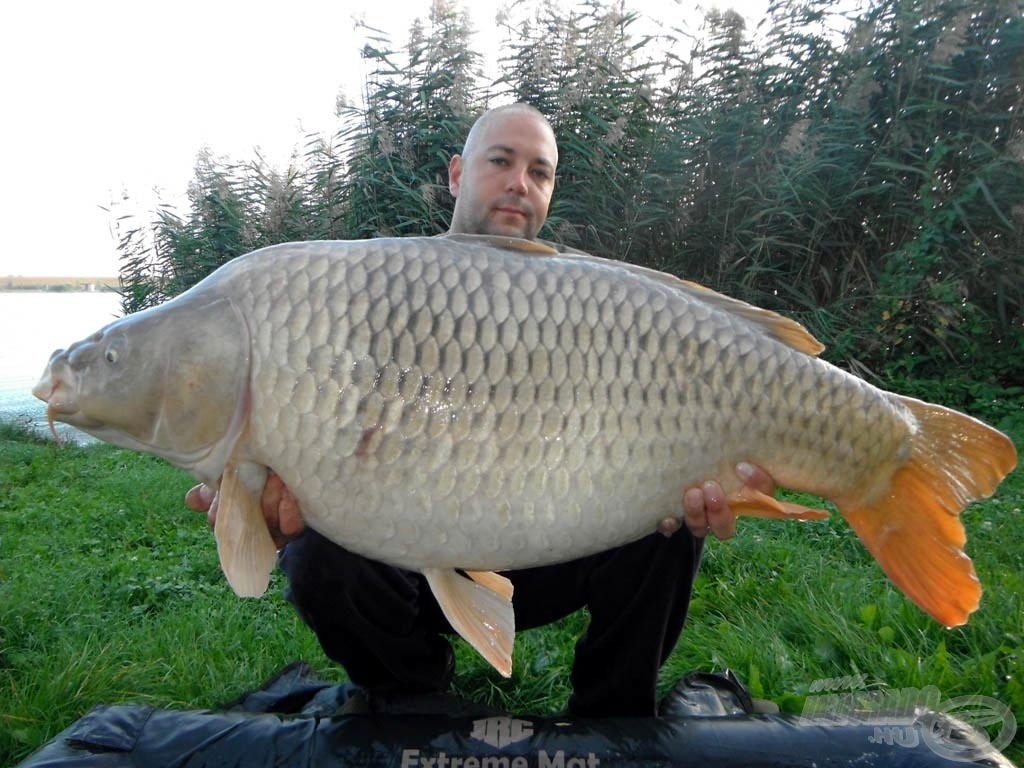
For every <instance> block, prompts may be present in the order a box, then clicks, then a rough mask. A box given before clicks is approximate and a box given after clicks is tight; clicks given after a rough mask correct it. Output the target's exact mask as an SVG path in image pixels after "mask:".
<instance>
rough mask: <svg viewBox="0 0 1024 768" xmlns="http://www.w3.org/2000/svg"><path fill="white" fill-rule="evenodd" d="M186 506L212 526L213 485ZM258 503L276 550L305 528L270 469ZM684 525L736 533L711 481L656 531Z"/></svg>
mask: <svg viewBox="0 0 1024 768" xmlns="http://www.w3.org/2000/svg"><path fill="white" fill-rule="evenodd" d="M736 474H737V475H739V477H740V479H741V480H743V484H744V486H746V487H749V488H753V489H754V490H756V491H761V492H762V493H766V494H768V495H769V496H770V495H771V494H773V493H774V492H775V483H774V481H773V480H772V479H771V477H769V476H768V473H767V472H765V471H764V470H763V469H761V468H759V467H755V466H753V465H751V464H747V463H746V462H741V463H740V464H738V465H737V466H736ZM185 505H186V506H187V507H188V508H189V509H193V510H195V511H196V512H206V516H207V518H208V519H209V521H210V527H211V528H213V527H214V524H215V523H216V521H217V495H216V492H215V491H214V490H213V489H212V488H210V487H209V486H208V485H197V486H195V487H194V488H192V489H191V490H189V492H188V493H187V494H185ZM260 506H261V507H262V509H263V517H264V519H265V520H266V521H267V528H268V529H269V530H270V537H271V538H272V539H273V540H274V544H276V545H277V548H278V549H280V548H281V547H283V546H284V545H285V544H286V543H288V540H289V539H292V538H294V537H295V536H298V535H299V534H300V533H302V531H304V530H305V528H306V523H305V522H304V521H303V519H302V512H301V511H300V510H299V503H298V501H297V500H296V498H295V497H294V496H292V494H291V491H289V490H288V488H287V487H285V484H284V481H283V480H281V478H280V477H278V476H277V475H276V474H274V473H273V472H271V473H270V474H269V475H267V484H266V485H265V486H263V496H262V497H261V498H260ZM684 524H685V525H686V527H687V528H689V530H690V533H692V534H693V535H694V536H696V537H698V538H704V537H705V536H708V535H709V534H710V535H713V536H715V537H716V538H718V539H722V540H723V541H724V540H725V539H729V538H732V537H733V536H734V535H735V534H736V515H734V514H733V512H732V510H731V509H730V508H729V502H728V501H727V499H726V497H725V492H724V491H723V490H722V486H721V485H719V484H718V483H717V482H716V481H714V480H711V481H708V482H706V483H704V484H703V485H701V486H699V487H693V488H687V489H686V492H685V493H684V494H683V516H682V517H666V518H665V519H664V520H662V521H661V522H660V523H659V524H658V532H659V533H661V534H663V535H665V536H671V535H672V534H674V533H676V532H677V531H679V530H680V529H681V528H682V527H683V525H684Z"/></svg>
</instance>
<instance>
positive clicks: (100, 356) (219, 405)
mask: <svg viewBox="0 0 1024 768" xmlns="http://www.w3.org/2000/svg"><path fill="white" fill-rule="evenodd" d="M180 298H184V296H183V297H180ZM249 350H250V347H249V338H248V331H247V328H246V324H245V322H244V319H243V318H242V315H241V313H240V312H239V311H238V310H237V308H236V307H235V306H234V304H233V303H232V302H231V301H230V300H228V299H226V298H218V299H214V300H211V301H205V302H202V301H200V302H196V301H194V300H187V301H181V302H179V301H177V300H175V301H171V302H168V303H166V304H162V305H160V306H158V307H154V308H152V309H149V310H145V311H144V312H139V313H137V314H134V315H129V316H127V317H124V318H121V319H119V320H116V321H114V322H112V323H110V324H109V325H106V326H104V327H103V328H101V329H100V330H99V331H97V332H96V333H94V334H92V335H91V336H88V337H86V338H85V339H82V340H81V341H78V342H76V343H74V344H72V345H71V346H69V347H68V348H67V349H58V350H57V351H55V352H54V353H53V354H52V355H51V356H50V360H49V362H48V363H47V365H46V370H45V371H44V372H43V375H42V377H41V378H40V380H39V383H38V384H36V386H35V387H34V388H33V390H32V394H34V395H35V396H36V397H37V398H39V399H40V400H42V401H43V402H45V403H46V405H47V415H48V416H49V418H50V422H51V425H52V422H53V421H55V420H56V421H61V422H64V423H65V424H70V425H71V426H73V427H76V428H77V429H80V430H82V431H83V432H87V433H89V434H90V435H93V436H94V437H96V438H98V439H100V440H102V441H104V442H108V443H112V444H114V445H117V446H120V447H123V448H130V449H132V450H139V451H144V452H147V453H152V454H155V455H157V456H161V457H163V458H165V459H167V460H168V461H170V462H171V463H172V464H175V465H176V466H179V467H182V468H183V469H186V470H189V471H192V472H193V474H196V475H197V476H201V477H203V478H204V479H207V477H208V475H209V474H210V473H211V472H217V473H218V474H219V469H218V468H217V467H213V468H209V467H205V464H207V463H209V462H210V460H211V459H214V458H216V457H219V456H220V454H221V453H223V452H224V451H225V450H227V451H230V448H231V445H233V444H234V441H235V439H237V437H238V434H239V433H240V431H241V429H242V427H243V426H244V424H243V421H244V416H245V410H246V409H247V393H248V378H249V376H248V374H249ZM225 441H228V442H230V444H231V445H227V446H225ZM214 463H217V462H216V461H215V462H214ZM204 468H206V469H209V471H202V470H203V469H204ZM197 470H198V471H197ZM214 476H216V475H214Z"/></svg>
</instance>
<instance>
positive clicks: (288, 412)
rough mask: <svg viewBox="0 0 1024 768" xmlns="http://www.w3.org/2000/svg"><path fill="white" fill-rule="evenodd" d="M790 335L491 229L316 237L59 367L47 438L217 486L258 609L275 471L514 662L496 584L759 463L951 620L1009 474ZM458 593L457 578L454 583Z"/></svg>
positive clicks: (224, 533)
mask: <svg viewBox="0 0 1024 768" xmlns="http://www.w3.org/2000/svg"><path fill="white" fill-rule="evenodd" d="M821 348H822V347H821V345H820V344H819V343H818V342H817V341H816V340H815V339H814V338H812V337H811V336H810V335H809V334H808V333H807V332H806V331H805V330H804V329H803V328H802V327H801V326H800V325H798V324H797V323H795V322H793V321H791V320H788V319H786V318H783V317H781V316H779V315H777V314H774V313H772V312H769V311H766V310H763V309H759V308H756V307H753V306H750V305H748V304H744V303H742V302H739V301H736V300H734V299H730V298H727V297H725V296H722V295H720V294H717V293H714V292H713V291H710V290H708V289H705V288H702V287H700V286H698V285H695V284H692V283H686V282H683V281H681V280H678V279H676V278H674V277H671V276H669V275H665V274H662V273H659V272H654V271H651V270H646V269H642V268H639V267H634V266H630V265H627V264H622V263H618V262H614V261H608V260H604V259H599V258H595V257H590V256H585V255H561V254H558V253H556V252H554V251H552V250H550V249H548V248H546V247H545V246H542V245H539V244H537V243H531V242H528V241H516V240H509V239H495V238H487V237H469V236H463V237H445V238H407V239H377V240H367V241H354V242H310V243H298V244H286V245H279V246H274V247H270V248H264V249H261V250H259V251H255V252H253V253H250V254H248V255H246V256H244V257H241V258H238V259H235V260H234V261H232V262H230V263H229V264H227V265H225V266H223V267H221V268H220V269H219V270H217V271H216V272H214V273H213V274H212V275H210V276H209V277H207V278H206V279H205V280H203V281H202V282H200V283H199V284H197V285H196V286H194V287H193V288H192V289H190V290H189V291H187V292H185V293H183V294H182V295H180V296H178V297H177V298H175V299H173V300H171V301H168V302H166V303H165V304H162V305H160V306H158V307H155V308H152V309H149V310H146V311H144V312H140V313H138V314H134V315H130V316H128V317H125V318H122V319H120V320H117V321H116V322H113V323H111V324H110V325H108V326H106V327H105V328H103V329H102V330H100V331H98V332H97V333H95V334H93V335H92V336H90V337H89V338H87V339H85V340H83V341H80V342H78V343H76V344H73V345H72V346H71V347H69V348H68V349H67V350H58V351H57V352H55V353H54V354H53V356H52V357H51V358H50V362H49V365H48V367H47V369H46V372H45V373H44V374H43V377H42V379H41V381H40V382H39V384H38V385H37V386H36V387H35V390H34V392H35V394H36V396H38V397H39V398H41V399H42V400H44V401H46V402H47V403H48V412H49V414H50V418H51V420H52V419H58V420H60V421H64V422H67V423H68V424H71V425H73V426H75V427H78V428H79V429H82V430H85V431H86V432H89V433H90V434H92V435H95V436H96V437H98V438H100V439H101V440H105V441H107V442H110V443H114V444H115V445H119V446H123V447H127V448H131V449H136V450H140V451H146V452H148V453H153V454H156V455H158V456H162V457H163V458H165V459H166V460H168V461H170V462H171V463H173V464H175V465H177V466H179V467H181V468H183V469H185V470H187V471H189V472H190V473H191V474H192V475H193V476H195V477H196V478H198V479H199V480H202V481H204V482H206V483H210V484H218V483H219V487H220V508H219V513H218V516H217V524H216V531H215V534H216V538H217V542H218V550H219V553H220V558H221V563H222V566H223V569H224V572H225V574H226V575H227V577H228V580H229V582H230V583H231V585H232V587H233V588H234V589H235V591H236V592H238V593H239V594H243V595H258V594H262V593H263V592H264V591H265V589H266V587H267V583H268V579H269V574H270V571H271V570H272V568H273V566H274V563H275V550H274V545H273V543H272V542H271V539H270V536H269V534H268V531H267V528H266V525H265V523H264V521H263V517H262V515H261V513H260V507H259V495H260V492H261V489H262V487H263V483H264V480H265V477H266V472H267V469H268V468H269V469H272V470H273V471H274V472H276V473H277V474H279V475H280V476H281V478H282V479H283V480H284V482H285V483H286V484H287V486H288V488H289V489H291V491H292V492H293V493H294V494H295V496H296V498H297V499H298V501H299V504H300V506H301V509H302V512H303V517H304V519H305V521H306V523H307V524H308V525H309V526H311V527H312V528H314V529H316V530H318V531H320V532H321V533H323V534H324V535H325V536H327V537H328V538H330V539H332V540H334V541H336V542H338V543H339V544H341V545H343V546H344V547H346V548H347V549H349V550H351V551H353V552H357V553H359V554H361V555H365V556H367V557H370V558H373V559H376V560H380V561H384V562H387V563H391V564H394V565H397V566H401V567H403V568H407V569H411V570H414V571H419V572H422V573H423V574H424V575H425V576H426V578H427V581H428V582H429V584H430V587H431V589H432V590H433V592H434V594H435V596H436V597H437V599H438V602H439V603H440V605H441V607H442V609H443V610H444V612H445V615H446V616H447V617H448V619H449V620H450V622H451V624H452V625H453V627H454V628H455V629H456V630H457V631H458V632H459V633H460V634H461V635H462V636H463V637H465V638H466V639H467V640H468V641H469V642H470V643H471V644H472V645H473V646H474V647H476V648H477V649H478V650H479V651H480V652H481V653H482V654H483V655H484V656H485V657H486V658H487V659H488V661H490V662H491V663H492V664H493V665H494V666H495V667H496V668H497V669H498V670H499V671H501V672H502V673H503V674H506V675H507V674H509V673H510V670H511V652H512V637H513V635H514V621H513V615H512V606H511V602H510V595H511V590H510V589H509V585H508V581H507V580H506V579H504V578H503V577H500V576H497V575H495V574H494V573H493V572H494V571H501V570H508V569H516V568H525V567H528V566H537V565H542V564H546V563H555V562H559V561H565V560H570V559H573V558H577V557H581V556H583V555H587V554H589V553H593V552H598V551H601V550H605V549H608V548H610V547H615V546H618V545H622V544H625V543H626V542H629V541H631V540H634V539H638V538H640V537H642V536H644V535H646V534H649V533H651V532H653V531H654V530H655V528H656V527H657V524H658V522H659V521H660V520H662V519H663V518H665V517H667V516H670V515H675V514H678V511H679V506H680V500H681V498H682V495H683V490H684V489H685V488H686V487H688V486H691V485H695V484H698V483H700V482H701V481H704V480H706V479H709V478H718V479H719V480H720V481H721V482H722V484H723V486H724V487H725V490H726V491H727V492H728V493H730V494H732V497H731V499H730V501H731V503H732V506H733V508H734V509H735V510H737V511H738V512H740V513H745V514H761V515H768V516H778V517H787V516H795V517H808V516H814V514H815V512H814V511H811V510H808V509H806V508H803V507H798V506H797V505H792V504H787V503H781V502H778V501H776V500H774V499H772V498H769V497H767V496H764V495H758V494H751V493H739V490H740V489H739V482H738V480H734V479H733V478H734V473H733V467H734V466H735V465H736V463H737V462H739V461H741V460H743V461H749V462H752V463H754V464H757V465H760V466H762V467H764V468H765V469H766V470H767V471H768V472H769V473H770V474H771V475H772V476H773V477H774V478H775V480H776V481H777V482H778V483H779V484H780V485H783V486H786V487H789V488H792V489H796V490H800V491H807V492H810V493H813V494H817V495H818V496H822V497H825V498H827V499H830V500H832V501H833V502H834V503H835V504H836V506H837V507H838V508H839V509H840V510H841V511H842V514H843V515H844V516H845V517H846V519H847V520H849V522H850V524H851V526H852V527H853V529H854V530H855V531H856V532H857V534H858V535H859V536H860V538H861V539H862V540H863V542H864V544H865V545H866V546H867V547H868V549H869V550H870V551H871V552H872V554H873V555H874V556H875V558H876V559H877V560H878V562H879V563H880V564H881V566H882V568H883V569H884V570H885V572H886V573H887V574H888V575H889V577H890V578H891V579H892V580H893V581H894V582H895V583H896V584H897V585H898V586H899V587H900V588H901V589H902V590H903V591H904V592H905V593H906V594H907V595H908V596H909V597H910V598H911V599H912V600H913V601H914V602H915V603H917V604H918V605H919V606H921V608H923V609H924V610H925V611H927V612H928V613H929V614H931V615H932V616H933V617H934V618H935V619H936V620H938V621H939V622H941V623H942V624H944V625H956V624H961V623H963V622H964V621H966V620H967V617H968V615H969V614H970V613H971V611H973V610H975V608H976V607H977V606H978V601H979V598H980V594H981V589H980V586H979V584H978V581H977V578H976V577H975V574H974V569H973V566H972V564H971V561H970V559H969V558H968V557H967V555H965V554H964V552H963V546H964V542H965V535H964V529H963V526H962V524H961V522H960V520H959V517H958V515H959V513H960V512H961V511H962V510H963V508H964V507H965V505H966V504H968V503H969V502H970V501H972V500H974V499H978V498H982V497H985V496H988V495H990V494H991V493H993V492H994V490H995V488H996V486H997V485H998V484H999V482H1000V481H1001V480H1002V478H1003V477H1004V476H1005V475H1006V474H1007V473H1008V472H1009V471H1010V470H1011V469H1012V468H1013V467H1014V465H1015V464H1016V460H1017V459H1016V452H1015V450H1014V447H1013V445H1012V443H1011V442H1010V440H1009V439H1008V438H1007V437H1006V436H1005V435H1003V434H1001V433H1000V432H997V431H996V430H994V429H992V428H990V427H988V426H986V425H984V424H982V423H981V422H979V421H976V420H975V419H973V418H970V417H968V416H965V415H963V414H960V413H957V412H954V411H951V410H949V409H947V408H943V407H940V406H937V405H931V404H928V403H924V402H920V401H917V400H912V399H910V398H906V397H901V396H899V395H895V394H892V393H888V392H884V391H882V390H879V389H877V388H875V387H873V386H871V385H869V384H868V383H866V382H864V381H862V380H861V379H859V378H856V377H855V376H852V375H850V374H848V373H845V372H843V371H841V370H840V369H838V368H836V367H834V366H832V365H830V364H828V363H826V362H823V361H821V360H819V359H818V358H817V357H816V356H815V355H816V354H817V353H818V352H819V351H820V350H821ZM464 573H465V574H468V576H469V578H466V577H465V576H464V575H463V574H464Z"/></svg>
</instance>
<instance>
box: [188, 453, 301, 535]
mask: <svg viewBox="0 0 1024 768" xmlns="http://www.w3.org/2000/svg"><path fill="white" fill-rule="evenodd" d="M219 501H220V500H219V498H218V496H217V493H216V491H214V490H213V489H212V488H211V487H210V486H208V485H197V486H195V487H194V488H192V489H190V490H189V492H188V493H186V494H185V506H187V507H188V508H189V509H193V510H195V511H196V512H205V513H206V517H207V519H208V520H209V521H210V528H213V527H214V526H215V525H216V523H217V506H218V503H219ZM260 507H261V508H262V510H263V519H264V520H266V522H267V530H269V531H270V538H272V539H273V540H274V545H275V546H276V547H277V548H278V549H281V547H283V546H284V545H285V544H287V543H288V542H289V541H290V540H291V539H293V538H295V537H296V536H298V535H299V534H300V533H302V532H303V531H304V530H305V529H306V523H305V521H303V519H302V513H301V512H300V510H299V502H298V501H297V500H296V498H295V497H294V496H292V494H291V491H289V490H288V488H287V487H285V484H284V481H283V480H281V478H280V477H278V476H277V475H275V474H274V473H273V472H271V473H270V474H268V475H267V482H266V485H264V486H263V495H262V496H260Z"/></svg>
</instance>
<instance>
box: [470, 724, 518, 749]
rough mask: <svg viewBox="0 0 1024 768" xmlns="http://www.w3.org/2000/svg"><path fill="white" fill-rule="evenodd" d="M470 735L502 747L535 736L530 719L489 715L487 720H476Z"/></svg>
mask: <svg viewBox="0 0 1024 768" xmlns="http://www.w3.org/2000/svg"><path fill="white" fill-rule="evenodd" d="M470 736H472V737H473V738H474V739H479V740H480V741H483V742H485V743H487V744H490V745H491V746H492V747H497V748H498V749H501V748H502V747H507V746H508V745H509V744H515V743H516V742H517V741H522V740H523V739H528V738H530V737H531V736H533V723H531V722H530V721H529V720H517V719H516V718H514V717H489V718H487V719H486V720H474V721H473V732H472V733H471V734H470Z"/></svg>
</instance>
